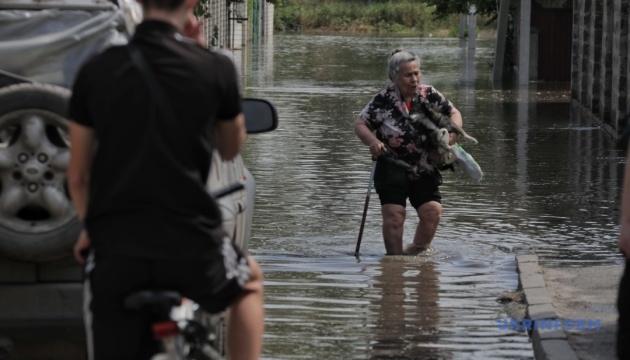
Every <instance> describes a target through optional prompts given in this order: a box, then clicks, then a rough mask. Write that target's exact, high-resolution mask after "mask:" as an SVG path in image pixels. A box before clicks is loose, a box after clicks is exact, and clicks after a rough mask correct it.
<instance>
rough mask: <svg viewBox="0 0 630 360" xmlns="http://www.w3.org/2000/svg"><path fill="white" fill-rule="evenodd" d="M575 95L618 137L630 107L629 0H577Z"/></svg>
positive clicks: (584, 109) (573, 79)
mask: <svg viewBox="0 0 630 360" xmlns="http://www.w3.org/2000/svg"><path fill="white" fill-rule="evenodd" d="M573 10H574V11H573V33H572V55H571V97H572V99H573V101H574V102H575V103H577V104H579V105H580V106H581V108H582V110H583V111H584V112H587V113H589V114H591V115H592V116H593V117H594V118H595V119H597V120H598V121H599V122H600V123H601V125H602V127H603V128H604V130H606V131H607V132H608V133H610V134H611V135H612V136H613V137H616V136H617V134H618V133H619V131H620V129H621V128H622V127H623V125H624V122H623V120H624V119H625V117H626V115H627V114H628V111H629V110H630V108H629V107H628V102H629V101H630V93H629V92H628V88H629V81H630V77H629V76H628V74H629V72H630V62H629V61H628V60H629V59H630V54H629V50H630V49H629V46H628V37H629V36H630V32H629V26H628V24H629V22H630V5H629V4H628V0H573Z"/></svg>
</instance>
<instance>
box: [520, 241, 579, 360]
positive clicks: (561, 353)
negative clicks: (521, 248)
mask: <svg viewBox="0 0 630 360" xmlns="http://www.w3.org/2000/svg"><path fill="white" fill-rule="evenodd" d="M516 265H517V268H518V284H519V288H520V290H521V291H523V294H524V296H525V303H526V304H527V314H526V315H525V317H526V318H527V319H529V320H530V321H531V322H532V323H533V322H534V321H535V320H555V319H558V315H557V314H556V310H555V308H554V307H553V304H552V301H551V296H549V293H548V292H547V286H546V285H545V279H544V278H543V275H542V268H541V267H540V264H539V263H538V255H536V254H534V253H528V254H523V255H517V256H516ZM529 336H530V339H531V341H532V345H533V348H534V357H535V358H536V360H578V356H577V354H576V353H575V351H574V350H573V349H572V348H571V345H569V341H568V340H567V334H566V332H565V330H564V329H559V330H546V329H541V330H531V331H530V334H529Z"/></svg>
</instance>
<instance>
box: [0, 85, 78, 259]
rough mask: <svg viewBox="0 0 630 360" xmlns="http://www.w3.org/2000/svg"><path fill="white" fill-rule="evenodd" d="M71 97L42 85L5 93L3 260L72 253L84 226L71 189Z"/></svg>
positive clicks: (0, 191)
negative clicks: (76, 209)
mask: <svg viewBox="0 0 630 360" xmlns="http://www.w3.org/2000/svg"><path fill="white" fill-rule="evenodd" d="M70 94H71V92H70V91H69V90H67V89H65V88H62V87H58V86H53V85H48V84H39V83H22V84H16V85H11V86H7V87H4V88H0V256H4V257H7V258H11V259H15V260H20V261H32V262H41V261H47V260H53V259H57V258H60V257H63V256H66V255H69V254H70V253H71V250H72V246H73V244H74V242H75V240H76V239H77V236H78V233H79V231H80V229H81V225H80V224H79V222H78V220H77V217H76V214H75V212H74V209H73V207H72V203H71V201H70V196H69V193H68V190H67V185H66V171H67V167H68V163H69V159H70V146H69V136H68V131H69V126H70V121H69V120H68V116H67V108H68V101H69V99H70Z"/></svg>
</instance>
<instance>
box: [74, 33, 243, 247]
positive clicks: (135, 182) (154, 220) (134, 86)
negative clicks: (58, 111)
mask: <svg viewBox="0 0 630 360" xmlns="http://www.w3.org/2000/svg"><path fill="white" fill-rule="evenodd" d="M131 41H132V42H133V43H134V44H135V46H136V47H137V48H139V49H140V51H141V52H142V53H143V54H144V56H145V58H146V59H147V62H148V63H149V66H150V67H151V68H152V70H153V72H154V73H155V75H156V78H157V80H158V83H159V85H160V87H161V88H162V92H163V93H164V94H165V95H166V98H167V99H168V101H169V102H170V106H171V108H172V109H173V112H174V113H175V117H174V118H172V117H169V116H164V114H163V113H162V112H161V111H160V107H159V106H158V105H157V104H156V102H155V101H154V99H153V98H152V97H151V93H150V92H149V88H148V87H147V85H146V83H145V81H144V79H143V78H142V76H141V75H140V72H139V71H138V69H137V68H136V67H135V65H134V64H133V62H132V61H131V59H130V57H129V55H128V52H127V50H126V49H125V47H124V46H118V47H112V48H109V49H107V50H106V51H104V52H103V53H101V54H99V55H97V56H95V57H94V58H93V59H91V60H90V61H88V62H87V63H86V64H84V66H83V67H82V68H81V70H80V71H79V73H78V76H77V78H76V81H75V84H74V87H73V94H72V98H71V100H70V108H69V114H70V118H71V119H72V121H75V122H77V123H79V124H81V125H84V126H88V127H91V128H93V129H94V131H95V134H96V136H97V141H98V146H97V150H96V154H95V155H94V160H93V163H92V168H91V172H90V189H89V197H90V198H89V204H88V211H87V215H86V219H85V223H86V226H87V229H88V233H89V235H90V238H91V239H92V243H93V244H94V246H95V248H96V249H97V250H98V251H101V252H103V253H111V254H124V255H129V256H140V257H148V258H163V257H197V256H199V255H200V254H202V253H205V252H208V251H213V250H214V249H215V248H216V246H217V244H218V241H219V240H221V239H220V237H221V235H220V234H221V232H222V230H221V215H220V210H219V209H218V207H217V205H216V203H215V201H214V200H213V199H212V198H211V197H210V196H209V194H208V193H207V191H206V188H205V185H206V181H207V179H208V175H209V171H210V165H211V159H212V150H213V148H214V125H215V123H216V121H231V120H232V119H233V118H235V117H236V116H237V115H238V114H239V113H240V112H241V110H242V99H241V96H240V93H239V88H238V80H237V74H236V69H235V66H234V64H233V62H232V60H231V59H229V58H228V57H226V56H225V55H222V54H219V53H214V52H211V51H208V50H206V49H203V48H202V47H200V46H198V45H196V44H194V43H192V42H190V41H188V40H187V39H185V38H183V37H182V36H181V35H179V34H178V33H177V31H176V29H175V28H174V27H173V26H172V25H170V24H168V23H165V22H160V21H145V22H143V23H142V24H140V25H139V26H138V27H137V29H136V33H135V34H134V37H133V38H132V40H131Z"/></svg>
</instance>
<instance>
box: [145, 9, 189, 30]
mask: <svg viewBox="0 0 630 360" xmlns="http://www.w3.org/2000/svg"><path fill="white" fill-rule="evenodd" d="M187 19H188V18H187V16H186V13H185V12H183V11H180V10H176V11H165V10H161V9H149V10H147V9H145V10H144V20H157V21H164V22H166V23H169V24H171V25H173V26H175V28H177V30H178V31H180V32H181V31H182V29H184V25H185V24H186V20H187Z"/></svg>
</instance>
